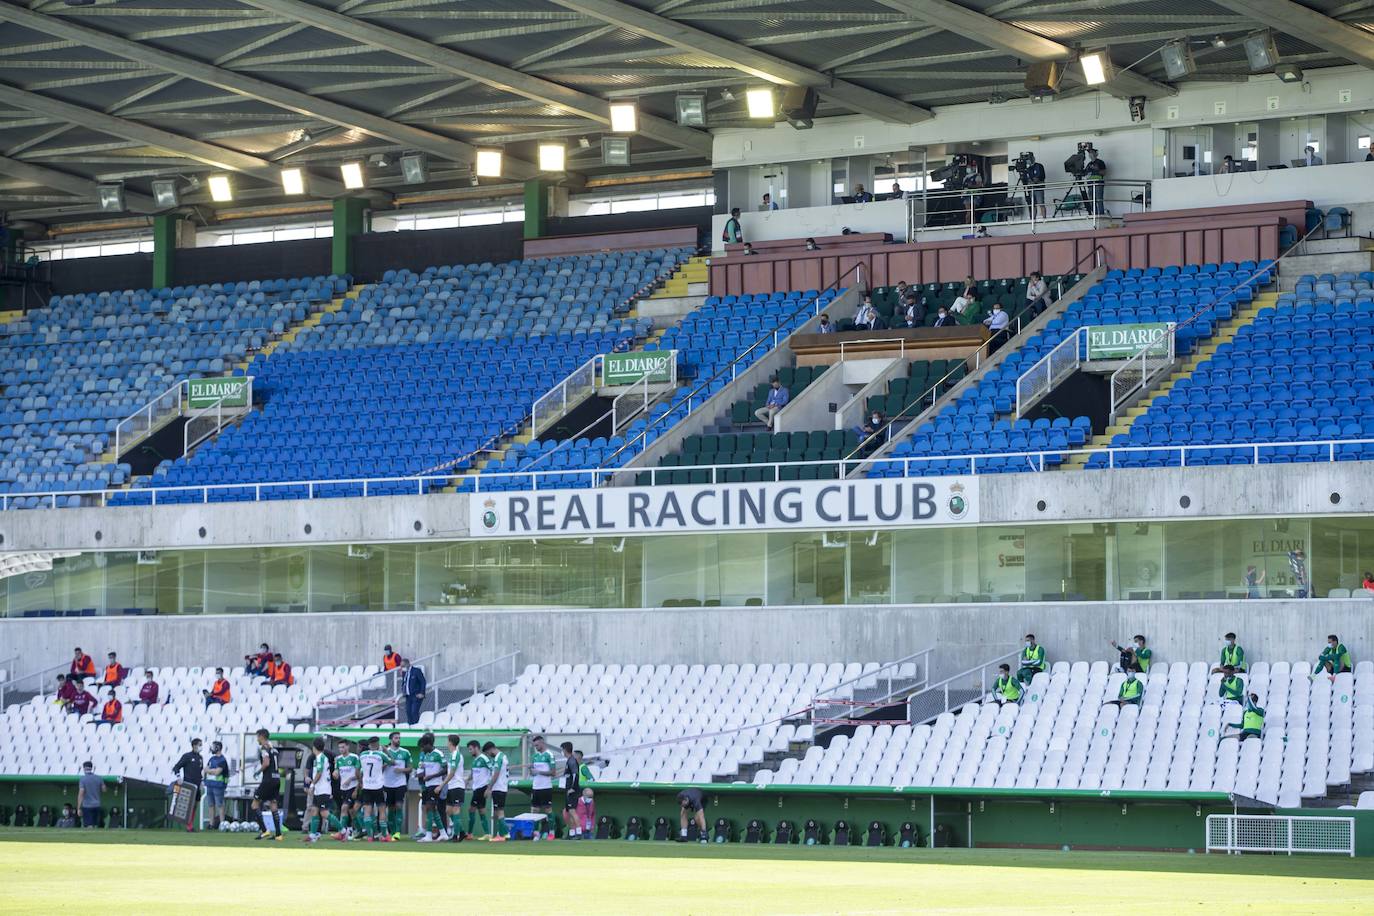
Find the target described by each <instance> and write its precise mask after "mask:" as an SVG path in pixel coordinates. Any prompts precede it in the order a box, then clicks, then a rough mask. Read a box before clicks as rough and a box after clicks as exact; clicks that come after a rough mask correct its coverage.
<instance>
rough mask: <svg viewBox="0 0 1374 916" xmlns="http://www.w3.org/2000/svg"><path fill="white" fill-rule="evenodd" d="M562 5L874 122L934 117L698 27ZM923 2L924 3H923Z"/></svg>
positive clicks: (626, 9) (615, 3) (623, 10)
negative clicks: (811, 93) (805, 89)
mask: <svg viewBox="0 0 1374 916" xmlns="http://www.w3.org/2000/svg"><path fill="white" fill-rule="evenodd" d="M553 2H554V3H557V4H558V5H559V6H563V7H567V8H568V9H570V10H576V11H577V12H579V13H582V14H583V15H586V16H591V17H593V18H596V19H600V20H601V21H602V22H608V23H611V24H612V25H618V26H620V27H621V28H624V29H629V30H630V31H632V32H635V33H636V34H639V35H643V36H645V37H647V38H652V39H654V40H655V41H661V42H663V43H664V44H666V45H670V46H671V47H674V48H682V49H684V50H688V51H693V52H695V53H697V54H705V55H708V56H710V57H714V58H715V59H716V60H718V61H720V62H721V63H723V64H725V65H726V66H728V67H731V68H732V69H735V70H740V71H742V72H744V73H747V74H749V75H750V76H753V77H756V78H758V79H761V80H767V81H768V82H770V83H778V84H781V85H784V86H810V87H811V88H813V89H815V90H816V92H817V94H819V95H821V96H822V97H824V98H827V99H829V100H830V101H832V102H838V103H839V104H841V105H844V106H846V107H847V108H850V109H852V110H853V111H857V112H859V113H860V114H866V115H868V116H869V117H873V118H878V119H880V120H883V121H891V122H894V123H898V124H914V123H916V122H918V121H925V120H928V119H929V118H931V117H934V115H933V114H932V113H931V112H930V111H927V110H926V109H924V108H920V107H918V106H916V105H912V104H910V103H908V102H903V101H901V100H900V99H895V98H893V97H891V96H888V95H883V94H882V93H881V92H875V91H874V90H872V89H866V88H864V87H863V86H859V85H857V84H855V83H850V82H846V81H845V80H839V79H835V78H834V76H832V75H828V74H825V73H821V72H820V71H819V70H812V69H811V68H810V67H803V66H801V65H799V64H794V63H792V62H791V61H787V60H783V59H782V58H780V57H776V56H774V55H772V54H769V53H767V52H765V51H759V50H756V49H754V48H750V47H747V46H745V45H742V44H740V43H738V42H735V41H731V40H730V39H728V38H721V37H720V36H719V35H712V34H711V33H710V32H705V31H702V30H701V29H698V28H696V27H695V26H690V25H687V24H685V23H682V22H678V21H676V20H673V19H668V18H666V17H663V16H659V15H656V14H654V13H651V12H649V11H647V10H643V9H640V8H639V7H637V6H631V5H630V4H628V3H622V2H620V0H553ZM922 2H924V0H922Z"/></svg>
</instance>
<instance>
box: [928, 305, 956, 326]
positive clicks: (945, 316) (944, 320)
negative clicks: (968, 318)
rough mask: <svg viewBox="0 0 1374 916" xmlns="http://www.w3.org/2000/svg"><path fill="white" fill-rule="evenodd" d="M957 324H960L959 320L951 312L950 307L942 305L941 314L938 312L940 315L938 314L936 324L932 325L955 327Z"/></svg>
mask: <svg viewBox="0 0 1374 916" xmlns="http://www.w3.org/2000/svg"><path fill="white" fill-rule="evenodd" d="M956 324H958V322H957V321H955V320H954V316H953V315H951V314H950V313H949V309H947V308H945V307H944V306H943V305H942V306H940V312H939V314H938V315H937V316H936V318H935V324H933V325H931V327H934V328H952V327H954V326H955V325H956Z"/></svg>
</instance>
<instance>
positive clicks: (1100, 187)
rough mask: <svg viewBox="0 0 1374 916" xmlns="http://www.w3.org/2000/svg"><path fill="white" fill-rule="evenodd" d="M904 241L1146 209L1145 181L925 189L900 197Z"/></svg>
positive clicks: (1032, 227) (1106, 216)
mask: <svg viewBox="0 0 1374 916" xmlns="http://www.w3.org/2000/svg"><path fill="white" fill-rule="evenodd" d="M906 202H907V208H906V215H907V241H908V242H918V241H920V240H921V234H922V233H925V232H939V231H949V230H951V229H962V230H964V231H966V232H969V233H976V232H977V231H978V229H979V228H980V227H984V228H987V227H995V228H1001V227H1005V226H1017V227H1020V228H1025V227H1030V231H1031V232H1035V231H1036V230H1037V227H1039V226H1041V225H1048V226H1051V227H1053V226H1055V225H1056V224H1060V223H1064V222H1067V221H1070V220H1084V219H1091V220H1092V221H1093V223H1094V225H1096V224H1097V222H1098V221H1099V220H1102V219H1110V218H1112V214H1113V213H1115V214H1117V215H1121V214H1124V213H1131V212H1146V211H1148V210H1149V209H1150V182H1149V181H1147V180H1124V179H1112V178H1109V179H1107V180H1105V181H1087V180H1081V181H1073V180H1070V181H1047V182H1043V183H1041V184H1037V185H1028V184H1019V183H1017V184H1011V185H1009V186H1001V187H992V188H964V189H961V190H945V189H943V188H942V189H939V190H931V191H926V192H917V193H915V194H909V195H907V197H906Z"/></svg>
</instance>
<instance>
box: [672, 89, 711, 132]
mask: <svg viewBox="0 0 1374 916" xmlns="http://www.w3.org/2000/svg"><path fill="white" fill-rule="evenodd" d="M677 123H678V124H680V125H682V126H683V127H705V126H706V93H704V92H679V93H678V94H677Z"/></svg>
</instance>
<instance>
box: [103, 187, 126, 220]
mask: <svg viewBox="0 0 1374 916" xmlns="http://www.w3.org/2000/svg"><path fill="white" fill-rule="evenodd" d="M98 191H99V194H100V209H102V210H108V211H110V212H112V213H119V212H120V211H122V210H123V209H124V182H122V181H107V182H104V183H103V184H101V185H100V187H99V188H98Z"/></svg>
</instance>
